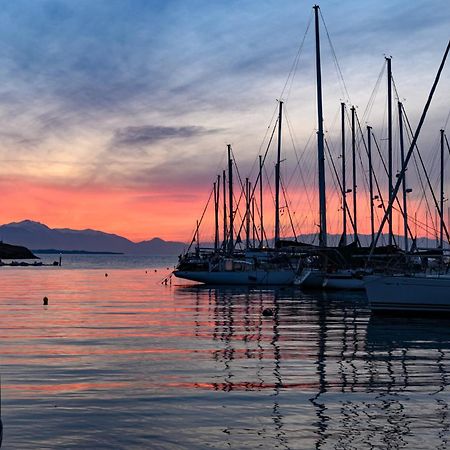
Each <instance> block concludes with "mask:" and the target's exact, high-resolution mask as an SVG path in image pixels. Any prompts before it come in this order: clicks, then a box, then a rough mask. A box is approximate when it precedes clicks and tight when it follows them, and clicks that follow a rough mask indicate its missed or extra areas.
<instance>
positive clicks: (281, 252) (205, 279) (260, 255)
mask: <svg viewBox="0 0 450 450" xmlns="http://www.w3.org/2000/svg"><path fill="white" fill-rule="evenodd" d="M282 105H283V103H282V102H281V101H280V104H279V116H278V155H277V165H276V170H275V174H276V176H275V192H276V194H275V199H276V205H275V211H276V212H275V239H274V244H275V245H274V247H273V248H265V247H263V246H262V238H261V245H259V246H258V247H250V245H249V241H250V239H249V234H250V232H249V230H250V220H251V219H252V220H254V215H252V214H251V211H250V198H251V197H252V193H251V189H250V187H249V184H246V193H245V198H246V214H245V221H246V235H247V239H246V241H247V245H246V248H245V250H237V249H236V244H237V243H240V242H241V239H240V235H239V234H238V236H236V238H235V233H234V220H235V211H234V202H233V198H234V197H233V160H232V153H231V145H228V146H227V148H228V194H229V195H228V212H229V214H228V215H227V212H226V207H227V205H226V200H225V199H226V195H225V194H226V188H225V177H226V175H225V171H224V173H223V182H224V188H223V194H224V201H223V205H224V225H223V229H224V239H223V243H222V246H219V237H218V235H219V227H218V201H219V193H218V191H217V190H216V186H218V185H219V183H218V184H217V185H215V187H214V198H215V239H214V241H215V243H214V249H201V248H200V244H199V236H198V234H199V233H198V229H199V224H197V229H196V236H195V237H194V239H193V241H192V242H191V245H192V244H193V242H194V240H195V242H196V248H195V250H194V251H193V252H190V251H188V252H187V253H185V254H183V255H181V256H180V258H179V262H178V265H177V267H176V269H175V270H174V272H173V274H174V275H175V276H176V277H177V278H182V279H186V280H191V281H196V282H200V283H205V284H218V285H257V286H260V285H270V286H272V285H292V284H293V282H294V279H295V277H296V274H297V272H298V265H299V261H300V257H299V255H298V254H297V253H295V252H293V251H290V250H287V249H283V248H279V247H280V245H279V243H280V241H281V240H280V231H279V230H280V225H279V224H280V218H279V210H280V208H279V195H280V171H279V166H280V159H281V120H282ZM261 171H262V164H261V160H260V172H259V177H258V179H259V181H260V182H261V179H262V172H261ZM257 181H258V180H257ZM261 189H262V187H261ZM261 204H262V194H261ZM261 209H262V207H261ZM251 216H253V217H251ZM261 216H262V213H261ZM227 219H228V220H227ZM262 223H263V219H262V218H261V236H262V234H263V225H262Z"/></svg>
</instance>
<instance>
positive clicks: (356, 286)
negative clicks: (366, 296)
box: [322, 275, 365, 291]
mask: <svg viewBox="0 0 450 450" xmlns="http://www.w3.org/2000/svg"><path fill="white" fill-rule="evenodd" d="M322 286H323V288H324V289H335V290H344V291H345V290H349V291H363V290H364V289H365V287H364V281H363V280H362V279H360V278H354V277H350V276H349V277H345V276H339V275H336V276H333V275H330V276H326V277H325V278H324V280H323V285H322Z"/></svg>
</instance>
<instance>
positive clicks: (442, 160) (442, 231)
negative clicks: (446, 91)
mask: <svg viewBox="0 0 450 450" xmlns="http://www.w3.org/2000/svg"><path fill="white" fill-rule="evenodd" d="M440 209H441V211H440V213H441V214H440V215H441V222H440V230H439V247H440V248H444V130H441V205H440Z"/></svg>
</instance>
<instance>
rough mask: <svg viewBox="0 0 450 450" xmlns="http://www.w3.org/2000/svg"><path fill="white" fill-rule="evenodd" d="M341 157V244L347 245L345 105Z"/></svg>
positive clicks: (342, 107)
mask: <svg viewBox="0 0 450 450" xmlns="http://www.w3.org/2000/svg"><path fill="white" fill-rule="evenodd" d="M341 157H342V243H343V244H344V245H347V197H346V195H347V185H346V179H345V103H341Z"/></svg>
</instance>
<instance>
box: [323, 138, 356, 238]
mask: <svg viewBox="0 0 450 450" xmlns="http://www.w3.org/2000/svg"><path fill="white" fill-rule="evenodd" d="M324 141H325V147H326V149H327V151H328V155H329V158H327V161H328V166H329V168H330V169H331V168H332V169H333V172H334V177H333V182H334V183H335V187H336V180H337V183H338V185H339V190H340V191H341V192H342V184H341V180H340V179H339V176H338V173H337V169H336V165H335V164H334V160H333V158H332V156H331V152H330V147H329V146H328V141H327V139H325V140H324ZM330 162H331V166H330ZM345 206H346V211H347V214H348V218H349V219H350V224H351V226H352V228H353V231H355V222H354V220H353V217H352V215H351V213H350V208H349V207H348V204H347V203H346V205H345ZM357 244H359V246H361V243H360V241H359V237H358V241H357Z"/></svg>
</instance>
